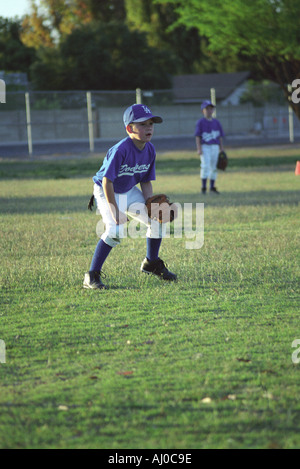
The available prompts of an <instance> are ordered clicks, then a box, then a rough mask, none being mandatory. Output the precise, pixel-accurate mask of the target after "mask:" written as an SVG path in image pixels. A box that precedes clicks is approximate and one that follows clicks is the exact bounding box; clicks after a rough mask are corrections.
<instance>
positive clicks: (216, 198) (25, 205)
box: [0, 191, 300, 215]
mask: <svg viewBox="0 0 300 469" xmlns="http://www.w3.org/2000/svg"><path fill="white" fill-rule="evenodd" d="M171 198H172V201H173V202H177V203H180V204H185V203H192V204H194V205H195V204H196V203H204V204H205V206H215V207H240V206H250V205H251V206H263V205H277V204H281V205H298V204H299V202H300V191H253V192H224V193H222V194H220V195H215V194H207V195H205V196H203V195H201V194H199V196H197V194H182V193H180V194H176V193H175V194H172V196H171ZM88 202H89V196H71V197H57V196H54V197H24V198H23V197H11V198H4V197H1V198H0V213H2V214H14V213H18V214H34V213H36V214H39V213H72V212H75V213H76V212H77V213H78V212H87V213H88V210H87V204H88ZM95 213H96V210H95V208H94V210H93V212H92V213H91V215H92V214H94V215H95Z"/></svg>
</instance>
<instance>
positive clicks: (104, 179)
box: [102, 176, 113, 186]
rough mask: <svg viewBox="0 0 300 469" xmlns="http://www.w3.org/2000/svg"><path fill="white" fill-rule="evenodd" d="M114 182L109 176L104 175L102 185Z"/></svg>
mask: <svg viewBox="0 0 300 469" xmlns="http://www.w3.org/2000/svg"><path fill="white" fill-rule="evenodd" d="M112 183H113V182H112V181H111V180H110V179H108V178H107V177H105V176H104V178H103V179H102V185H103V186H109V185H110V184H112Z"/></svg>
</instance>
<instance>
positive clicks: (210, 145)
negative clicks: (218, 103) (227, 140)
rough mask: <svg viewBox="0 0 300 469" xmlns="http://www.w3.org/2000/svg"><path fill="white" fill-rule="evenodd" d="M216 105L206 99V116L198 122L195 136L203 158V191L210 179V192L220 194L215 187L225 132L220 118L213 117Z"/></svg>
mask: <svg viewBox="0 0 300 469" xmlns="http://www.w3.org/2000/svg"><path fill="white" fill-rule="evenodd" d="M214 108H215V106H214V105H213V104H212V102H211V101H204V102H203V103H202V104H201V110H202V112H203V115H204V117H203V118H202V119H200V120H198V122H197V124H196V130H195V137H196V146H197V152H198V154H199V155H200V158H201V172H200V177H201V181H202V193H203V194H205V193H206V189H207V180H208V179H209V180H210V192H212V193H215V194H219V192H218V191H217V189H216V187H215V182H216V179H217V163H218V156H219V152H220V151H223V150H224V148H223V138H222V137H224V132H223V129H222V126H221V123H220V122H219V121H218V119H215V118H213V112H214Z"/></svg>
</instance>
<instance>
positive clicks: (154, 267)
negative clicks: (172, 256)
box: [141, 257, 177, 281]
mask: <svg viewBox="0 0 300 469" xmlns="http://www.w3.org/2000/svg"><path fill="white" fill-rule="evenodd" d="M141 271H142V272H145V273H146V274H152V275H157V277H160V278H161V279H162V280H169V281H173V280H177V275H175V274H173V273H172V272H170V271H169V270H168V269H167V267H166V265H165V263H164V261H162V260H161V259H160V258H158V259H157V260H156V261H149V259H147V257H146V258H145V259H144V260H143V262H142V265H141Z"/></svg>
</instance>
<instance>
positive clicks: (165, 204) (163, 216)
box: [145, 194, 177, 223]
mask: <svg viewBox="0 0 300 469" xmlns="http://www.w3.org/2000/svg"><path fill="white" fill-rule="evenodd" d="M145 205H146V209H147V212H148V217H149V218H151V219H152V220H157V221H159V223H167V222H172V221H173V220H174V219H175V218H176V217H177V207H176V205H175V204H172V203H171V202H170V200H169V197H168V196H167V195H165V194H157V195H153V196H152V197H149V198H148V199H147V200H146V204H145Z"/></svg>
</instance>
